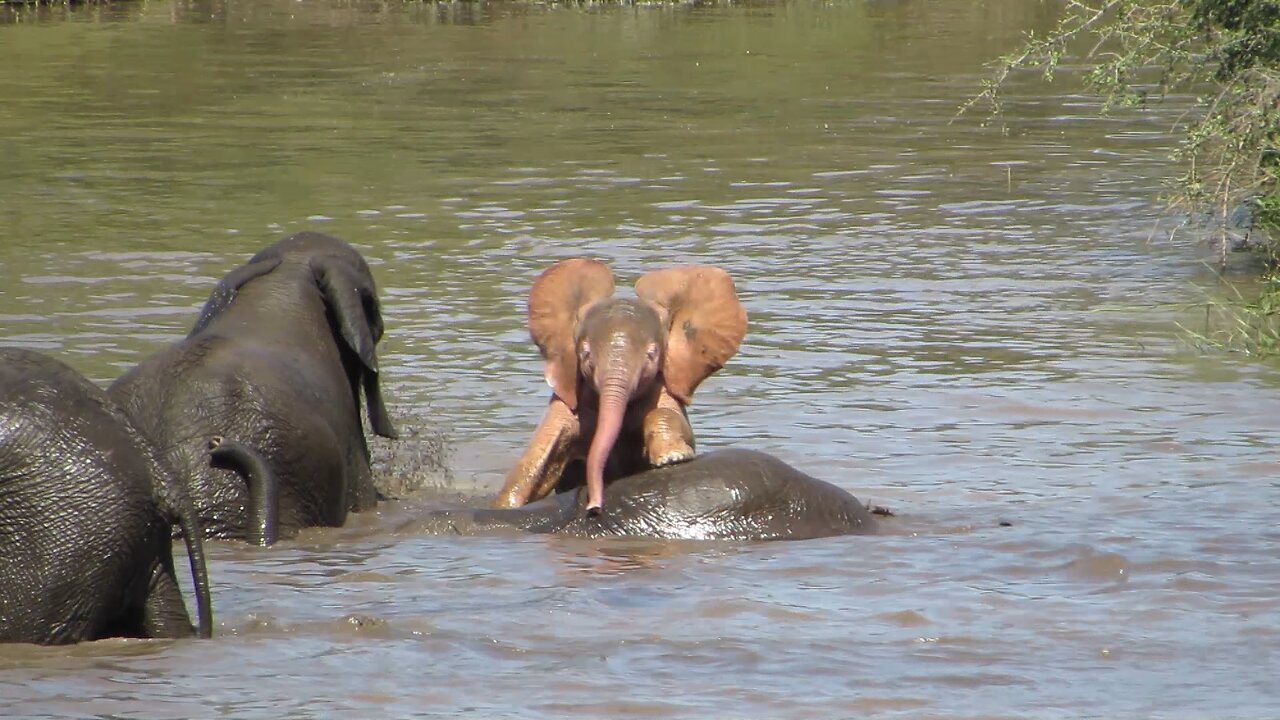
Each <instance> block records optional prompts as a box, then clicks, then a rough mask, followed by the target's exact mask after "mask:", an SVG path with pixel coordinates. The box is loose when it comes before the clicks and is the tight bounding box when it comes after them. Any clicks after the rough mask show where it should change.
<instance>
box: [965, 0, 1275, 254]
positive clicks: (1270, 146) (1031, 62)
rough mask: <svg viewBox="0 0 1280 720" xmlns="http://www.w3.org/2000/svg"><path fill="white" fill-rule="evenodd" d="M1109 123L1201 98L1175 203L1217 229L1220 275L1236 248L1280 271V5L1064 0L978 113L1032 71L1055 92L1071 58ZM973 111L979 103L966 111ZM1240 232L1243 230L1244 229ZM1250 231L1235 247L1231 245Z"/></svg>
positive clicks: (1244, 0) (986, 94) (1187, 133)
mask: <svg viewBox="0 0 1280 720" xmlns="http://www.w3.org/2000/svg"><path fill="white" fill-rule="evenodd" d="M1075 49H1080V50H1082V52H1080V53H1078V54H1079V55H1081V56H1083V60H1084V62H1085V63H1087V73H1086V76H1085V80H1086V83H1087V85H1088V86H1089V88H1090V89H1092V90H1094V91H1096V92H1098V93H1099V94H1100V95H1101V96H1102V97H1103V99H1104V101H1105V102H1104V111H1109V110H1111V109H1113V108H1116V107H1119V106H1131V105H1140V104H1143V103H1146V102H1149V101H1150V100H1151V99H1153V98H1155V97H1158V96H1160V95H1163V94H1165V93H1167V92H1169V91H1173V90H1178V91H1188V92H1192V93H1195V95H1196V98H1197V102H1196V105H1197V108H1196V111H1197V112H1194V113H1191V114H1189V115H1188V117H1189V118H1190V119H1189V121H1188V122H1187V124H1186V125H1185V126H1184V127H1183V130H1184V134H1183V137H1182V138H1181V143H1180V146H1179V151H1178V154H1177V155H1178V158H1179V159H1180V160H1181V161H1182V162H1183V164H1184V166H1185V168H1186V171H1185V173H1184V174H1183V175H1182V176H1181V177H1179V178H1178V180H1177V182H1176V184H1175V186H1174V188H1173V190H1172V192H1171V193H1170V196H1169V200H1170V202H1171V204H1172V206H1173V207H1174V208H1176V209H1178V210H1180V211H1182V212H1184V213H1186V215H1187V216H1188V217H1190V218H1197V217H1203V216H1204V215H1205V214H1206V213H1207V214H1209V215H1210V216H1211V217H1212V218H1213V219H1214V220H1215V222H1214V227H1216V228H1217V232H1216V233H1215V235H1216V239H1217V241H1218V242H1217V245H1218V247H1219V248H1220V251H1221V253H1222V255H1221V260H1222V262H1224V263H1225V260H1226V253H1227V251H1228V250H1229V249H1230V248H1231V247H1232V246H1233V245H1234V246H1236V247H1241V246H1244V247H1248V248H1250V249H1254V250H1257V251H1260V252H1262V253H1263V254H1264V256H1265V257H1266V259H1267V260H1268V265H1269V266H1270V267H1271V268H1274V267H1276V265H1277V263H1278V262H1280V232H1277V229H1280V188H1278V185H1277V180H1278V179H1280V2H1265V1H1263V0H1147V1H1143V0H1106V1H1104V0H1067V2H1066V3H1065V5H1064V8H1063V13H1062V16H1061V18H1060V19H1059V21H1058V23H1057V24H1056V26H1055V27H1054V28H1053V30H1052V31H1050V32H1049V33H1047V34H1045V35H1034V34H1033V35H1031V36H1029V37H1028V38H1027V41H1026V43H1025V44H1024V46H1023V47H1022V48H1021V49H1019V50H1018V51H1017V52H1015V53H1013V54H1011V55H1007V56H1005V57H1003V58H1000V60H999V61H998V62H997V63H996V65H995V67H996V69H995V73H994V75H993V77H992V78H991V79H989V80H988V81H987V82H986V83H985V85H984V89H983V91H982V93H981V94H980V95H979V96H978V97H977V98H975V102H977V101H982V100H985V101H987V102H989V103H990V104H991V106H992V109H993V111H995V112H999V109H1000V96H999V91H1000V88H1001V86H1002V85H1003V83H1004V81H1005V79H1006V78H1007V77H1008V76H1009V74H1010V73H1011V72H1012V71H1014V70H1016V69H1019V68H1028V67H1035V68H1040V69H1042V71H1043V72H1044V75H1045V78H1046V79H1049V80H1052V78H1053V73H1054V70H1055V69H1057V68H1058V67H1059V64H1060V63H1061V61H1062V60H1063V58H1064V57H1067V53H1068V51H1069V50H1075ZM971 104H972V103H971ZM1242 221H1243V222H1242ZM1241 224H1244V225H1245V226H1249V227H1251V228H1252V230H1251V231H1249V232H1246V233H1244V236H1243V237H1240V238H1237V239H1236V241H1235V242H1234V243H1233V242H1232V241H1231V240H1230V239H1229V233H1230V231H1231V228H1232V227H1233V226H1234V227H1236V228H1238V227H1239V226H1240V225H1241Z"/></svg>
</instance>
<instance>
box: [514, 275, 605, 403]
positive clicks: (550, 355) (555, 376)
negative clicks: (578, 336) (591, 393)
mask: <svg viewBox="0 0 1280 720" xmlns="http://www.w3.org/2000/svg"><path fill="white" fill-rule="evenodd" d="M610 295H613V273H611V272H609V266H607V265H605V264H604V263H602V262H600V261H599V260H591V259H589V258H571V259H569V260H561V261H560V262H558V263H556V264H555V265H552V266H551V267H549V268H547V269H546V270H543V271H542V274H541V275H539V276H538V279H537V280H535V281H534V283H533V288H532V289H531V290H530V291H529V335H530V336H532V337H533V341H534V342H535V343H537V345H538V349H539V350H541V351H542V357H544V358H546V360H547V366H546V369H545V371H544V372H545V374H546V377H547V384H548V385H550V386H551V389H552V390H554V391H555V393H556V397H558V398H560V399H561V400H562V401H563V402H564V404H565V405H568V406H569V409H570V410H577V409H578V353H577V349H576V348H575V347H574V334H575V333H576V332H577V329H578V322H579V321H580V320H581V319H582V314H583V312H585V311H586V309H587V307H588V306H590V305H591V304H592V303H594V302H596V301H597V300H601V299H603V298H607V297H609V296H610Z"/></svg>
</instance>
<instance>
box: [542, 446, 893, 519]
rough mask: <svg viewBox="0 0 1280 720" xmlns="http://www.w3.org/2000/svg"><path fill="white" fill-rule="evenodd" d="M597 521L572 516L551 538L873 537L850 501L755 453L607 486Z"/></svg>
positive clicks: (720, 455) (863, 513)
mask: <svg viewBox="0 0 1280 720" xmlns="http://www.w3.org/2000/svg"><path fill="white" fill-rule="evenodd" d="M608 498H609V500H608V504H607V505H606V508H605V512H604V513H602V514H601V515H600V516H598V517H589V516H585V515H584V514H582V513H575V514H574V515H573V517H572V519H571V520H569V521H568V522H566V523H565V524H564V525H563V526H562V527H560V528H559V529H558V530H557V531H556V532H559V533H562V534H569V535H578V536H584V537H605V536H634V537H653V538H669V539H689V540H807V539H811V538H818V537H828V536H832V535H855V534H869V533H874V532H875V530H876V522H875V519H874V518H873V517H872V515H871V512H870V511H869V510H868V509H867V507H866V506H865V505H863V504H862V502H860V501H859V500H858V499H857V498H856V497H854V496H853V495H852V494H850V493H848V492H846V491H845V490H843V489H841V488H839V487H836V486H835V485H832V484H830V483H827V482H824V481H822V480H819V479H817V478H814V477H812V476H810V475H807V474H805V473H803V472H801V471H799V470H797V469H796V468H794V467H792V466H790V465H788V464H787V463H785V462H783V461H782V460H779V459H778V458H776V457H774V456H772V455H769V454H767V453H762V452H758V451H754V450H740V449H732V450H719V451H716V452H711V453H706V454H703V455H700V456H698V457H697V458H695V459H693V460H690V461H688V462H685V463H680V464H678V465H670V466H667V467H661V468H655V469H652V470H647V471H645V472H643V473H639V474H636V475H631V476H629V477H626V478H622V479H620V480H618V481H616V482H614V483H613V484H611V485H610V486H609V495H608Z"/></svg>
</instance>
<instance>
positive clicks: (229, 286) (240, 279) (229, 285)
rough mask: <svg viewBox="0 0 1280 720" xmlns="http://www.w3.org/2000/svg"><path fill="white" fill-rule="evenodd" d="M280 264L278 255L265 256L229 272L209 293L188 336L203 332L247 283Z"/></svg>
mask: <svg viewBox="0 0 1280 720" xmlns="http://www.w3.org/2000/svg"><path fill="white" fill-rule="evenodd" d="M279 265H280V258H279V257H278V256H277V257H264V258H258V259H255V260H251V261H249V262H247V263H245V264H244V265H241V266H240V267H238V268H236V269H235V270H232V271H231V272H229V273H227V276H226V277H224V278H222V282H220V283H218V287H216V288H214V289H213V292H212V293H210V294H209V299H208V300H206V301H205V303H204V307H203V308H201V309H200V317H198V318H196V324H195V325H193V326H192V327H191V332H189V333H187V337H192V336H193V335H197V334H199V333H201V332H203V331H204V329H205V328H206V327H208V326H209V323H211V322H213V320H214V318H216V317H218V316H219V315H221V314H222V312H223V311H224V310H226V309H227V308H228V307H230V306H231V301H233V300H235V299H236V293H237V292H239V290H240V288H241V287H243V286H244V284H245V283H247V282H249V281H250V280H252V279H254V278H259V277H262V276H263V275H266V274H267V273H269V272H271V271H272V270H275V269H276V267H278V266H279Z"/></svg>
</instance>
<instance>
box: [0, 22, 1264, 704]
mask: <svg viewBox="0 0 1280 720" xmlns="http://www.w3.org/2000/svg"><path fill="white" fill-rule="evenodd" d="M1052 7H1053V6H1052V4H1049V5H1043V4H1041V3H1032V2H1021V1H1019V0H987V1H985V2H983V1H977V2H975V1H974V0H937V1H935V2H918V1H917V2H912V1H910V0H899V1H896V2H895V1H893V0H865V1H862V0H848V1H839V0H835V1H831V2H820V1H810V0H796V1H795V2H778V3H760V2H746V3H733V4H720V3H712V4H693V5H688V4H680V5H674V6H671V5H653V6H650V5H637V6H621V7H619V6H613V5H596V4H591V5H584V6H579V5H558V4H553V5H542V4H524V3H519V4H506V3H485V2H481V3H456V4H449V3H445V4H439V5H436V4H419V3H399V2H373V1H370V2H342V1H339V0H331V1H330V2H319V1H312V0H300V1H296V2H295V1H293V0H264V1H258V2H254V1H250V0H227V1H226V2H164V1H156V2H141V3H118V4H114V5H110V6H105V7H103V6H90V7H82V8H76V9H72V10H66V9H52V10H40V11H30V10H15V9H0V23H2V24H0V344H4V345H14V346H22V347H29V348H37V349H40V350H43V351H46V352H49V353H52V354H54V355H56V356H58V357H61V358H64V359H66V360H67V361H68V362H70V363H72V364H73V365H74V366H76V367H77V368H78V369H80V370H81V371H83V372H84V373H86V374H87V375H89V376H90V377H92V378H93V379H94V380H96V381H99V382H102V383H107V382H110V380H112V379H113V378H114V377H116V376H117V375H119V374H120V372H122V370H123V369H124V368H127V367H129V366H130V365H131V364H132V363H134V362H136V361H137V360H139V359H140V358H141V357H143V356H145V355H147V354H148V353H151V352H153V351H155V350H156V349H157V348H159V347H160V346H161V345H162V344H164V343H166V342H169V341H171V340H173V339H176V338H178V337H180V336H181V335H182V334H184V333H185V331H186V330H187V328H189V327H190V324H191V322H192V321H193V319H194V316H195V311H196V308H198V307H199V305H200V303H201V302H202V301H203V299H204V298H205V297H206V296H207V294H208V292H209V291H210V289H211V288H212V286H213V284H214V283H215V282H216V280H217V279H218V278H219V277H221V276H222V275H223V274H224V273H225V272H226V271H227V270H228V269H230V268H231V267H233V266H234V265H236V264H237V263H239V262H240V261H241V260H243V259H244V258H246V257H247V256H248V255H249V254H251V253H253V252H255V251H256V250H257V249H259V248H260V247H262V246H264V245H266V244H268V243H270V242H272V241H274V240H276V239H278V238H279V237H281V236H283V235H284V234H285V233H287V232H291V231H294V230H298V229H303V228H312V229H318V230H322V231H325V232H330V233H333V234H336V235H339V236H341V237H343V238H346V239H348V240H350V241H351V242H352V243H354V244H356V245H357V246H358V247H359V248H360V249H361V250H362V252H364V254H365V255H366V256H367V257H368V258H369V260H370V263H371V264H372V265H373V268H374V272H375V274H376V276H377V278H378V281H379V283H380V286H381V291H382V294H383V298H384V302H385V310H386V315H387V325H388V336H387V338H386V340H385V341H384V343H383V347H382V352H381V356H382V362H383V367H384V369H385V371H386V377H387V380H386V382H387V385H386V387H387V389H388V391H389V393H390V394H391V395H392V396H394V398H395V400H394V412H395V414H396V415H397V416H398V419H399V422H400V424H401V425H403V426H405V427H406V428H408V429H410V430H414V431H415V432H414V433H410V434H409V435H410V436H409V437H408V439H406V440H405V441H403V442H401V443H399V444H398V445H395V446H391V447H388V446H386V445H380V446H379V457H380V458H381V460H380V464H379V468H380V471H381V472H382V473H383V476H384V479H386V480H387V481H388V482H391V483H401V484H403V485H408V486H419V485H421V486H423V487H422V488H421V489H418V490H416V491H412V492H409V491H407V490H406V491H405V492H404V493H402V498H401V499H399V500H396V501H391V502H386V503H384V504H383V505H382V506H381V507H380V509H379V510H378V511H376V512H371V513H364V514H361V515H359V516H356V517H354V518H353V519H352V521H351V522H350V523H349V524H348V526H347V527H345V528H341V529H336V530H313V531H308V532H305V533H303V534H302V535H301V536H300V537H298V538H296V539H293V540H289V541H286V542H282V543H280V544H279V545H278V546H276V547H272V548H269V549H259V548H250V547H246V546H242V545H237V544H231V543H221V542H219V543H211V549H210V553H211V567H210V572H211V574H212V578H213V581H214V606H215V612H216V623H215V632H216V637H215V639H213V640H211V641H204V642H198V641H182V642H169V641H163V642H158V641H119V640H112V641H102V642H96V643H87V644H83V645H80V646H76V647H70V648H37V647H31V646H6V647H3V648H0V715H4V716H8V717H23V718H43V717H93V718H105V717H130V718H206V717H235V718H273V719H274V718H329V717H455V716H460V715H465V716H469V717H483V718H490V717H494V718H497V717H519V718H551V717H698V718H762V717H768V718H805V719H809V718H844V717H883V718H1081V717H1097V718H1274V717H1280V693H1277V691H1276V689H1275V687H1276V686H1275V678H1276V677H1277V674H1278V673H1280V552H1278V551H1280V530H1277V528H1278V527H1280V482H1278V481H1277V477H1278V475H1280V473H1278V471H1280V463H1278V462H1277V456H1276V448H1277V447H1278V446H1280V427H1278V424H1277V422H1276V407H1277V403H1276V399H1277V397H1280V368H1278V367H1277V365H1275V364H1266V363H1259V362H1256V361H1251V360H1246V359H1243V358H1241V357H1238V356H1233V355H1226V354H1220V353H1202V352H1198V351H1196V350H1195V349H1193V348H1192V347H1190V345H1189V344H1188V343H1187V342H1185V341H1184V340H1183V337H1182V334H1181V331H1180V330H1179V324H1187V323H1191V324H1193V325H1194V323H1195V322H1196V318H1197V317H1198V311H1196V310H1195V308H1194V307H1191V306H1192V305H1194V304H1195V303H1197V302H1202V301H1203V299H1204V292H1205V290H1204V288H1205V287H1206V286H1208V285H1209V284H1211V281H1212V280H1211V274H1210V273H1209V272H1208V271H1207V270H1206V269H1205V266H1204V260H1205V258H1206V257H1207V256H1208V254H1209V253H1208V251H1207V250H1206V249H1205V248H1204V247H1202V246H1199V245H1197V243H1196V242H1195V237H1194V233H1183V234H1182V235H1179V236H1178V237H1176V238H1174V239H1173V240H1170V238H1169V235H1168V229H1169V227H1170V225H1168V224H1167V223H1162V222H1161V220H1160V217H1161V208H1162V206H1161V203H1160V201H1159V197H1158V196H1159V194H1160V192H1161V189H1162V183H1163V182H1164V181H1165V179H1166V178H1168V177H1170V176H1172V175H1175V174H1176V173H1177V172H1178V167H1177V166H1176V165H1174V164H1173V163H1172V162H1171V161H1170V159H1169V154H1170V150H1171V148H1172V143H1171V141H1170V140H1169V139H1168V136H1167V131H1168V130H1169V129H1170V128H1172V127H1174V126H1175V124H1176V123H1177V121H1178V120H1179V118H1180V117H1181V115H1182V113H1183V112H1184V111H1185V110H1186V108H1187V107H1188V100H1187V98H1185V97H1172V98H1169V100H1168V101H1167V102H1166V103H1164V104H1162V105H1157V106H1155V107H1153V108H1150V109H1148V110H1145V111H1130V112H1118V113H1114V114H1112V115H1110V116H1107V117H1099V116H1097V115H1096V114H1095V111H1096V110H1097V102H1096V100H1095V99H1094V98H1092V97H1090V96H1088V95H1086V94H1084V93H1082V92H1081V91H1080V89H1079V84H1078V82H1077V80H1078V77H1077V75H1078V73H1076V72H1072V71H1071V69H1070V68H1068V69H1067V70H1066V71H1063V72H1060V73H1059V76H1058V78H1057V81H1056V82H1055V83H1054V84H1052V85H1048V84H1044V83H1043V82H1041V81H1040V79H1039V76H1038V75H1036V74H1035V73H1027V74H1025V75H1018V76H1015V78H1014V79H1013V84H1012V85H1011V87H1010V88H1009V96H1008V104H1007V108H1006V116H1005V123H1006V126H1007V132H1001V128H1000V127H999V126H998V124H996V125H991V126H984V125H983V124H982V123H981V122H980V121H981V120H982V117H981V116H980V115H975V116H972V117H970V116H966V117H963V118H961V119H960V120H958V121H955V122H952V119H953V117H954V115H955V112H956V108H957V107H958V106H959V105H960V104H961V103H962V102H963V101H964V100H965V99H966V98H967V97H968V96H969V95H971V94H972V93H974V92H975V91H976V90H977V89H978V87H979V81H980V78H981V77H982V76H983V73H984V70H983V64H984V63H985V62H987V61H989V60H990V59H992V58H993V57H995V56H997V55H999V54H1001V53H1003V52H1008V51H1009V50H1011V49H1013V48H1014V47H1015V46H1016V44H1017V43H1018V41H1019V38H1020V37H1022V35H1023V33H1025V32H1026V31H1028V30H1033V29H1042V30H1043V29H1045V28H1046V27H1047V26H1048V24H1049V23H1050V22H1051V20H1052V16H1053V13H1052ZM1069 64H1070V63H1069ZM579 254H590V255H593V256H596V257H600V258H602V259H606V260H608V261H609V262H610V263H611V264H612V265H613V267H614V268H615V272H617V273H618V275H619V276H621V277H623V278H628V279H629V278H634V277H635V276H637V275H639V274H640V273H642V272H644V271H645V270H648V269H651V268H655V267H660V266H664V265H669V264H675V263H685V262H702V263H713V264H718V265H722V266H724V267H725V268H727V269H728V270H729V271H730V272H731V273H732V274H733V276H734V277H735V278H736V280H737V283H738V288H739V291H740V293H741V295H742V297H743V300H744V302H745V304H746V306H747V308H748V310H749V312H750V316H751V325H750V330H749V332H748V335H747V339H746V341H745V342H744V344H743V347H742V349H741V351H740V353H739V355H738V356H737V357H736V358H734V359H733V360H732V361H731V362H730V363H729V365H728V366H727V367H726V368H725V369H724V370H723V371H722V372H721V373H720V374H719V375H717V376H715V377H713V378H712V379H711V380H709V381H708V382H707V383H705V384H704V385H703V387H702V388H701V389H700V391H699V395H698V398H697V402H696V404H695V405H694V406H693V407H692V408H691V411H692V419H693V422H694V426H695V428H696V430H697V432H698V435H699V439H700V447H701V448H702V449H704V450H705V449H709V448H714V447H722V446H729V445H737V446H746V447H754V448H758V449H761V450H766V451H769V452H772V453H774V454H776V455H778V456H780V457H782V458H784V459H786V460H788V461H789V462H791V463H793V464H795V465H797V466H799V467H801V468H803V469H804V470H807V471H808V472H810V473H812V474H814V475H817V476H819V477H822V478H825V479H828V480H830V481H832V482H835V483H837V484H840V485H841V486H843V487H846V488H848V489H849V490H851V491H852V492H854V493H855V494H856V495H858V496H859V497H860V498H862V499H864V500H866V501H869V502H873V503H877V504H883V505H887V506H889V507H891V508H892V509H894V510H895V511H896V512H897V513H898V517H897V518H894V519H891V520H889V521H887V522H886V523H885V529H886V532H885V534H883V535H880V536H875V537H852V538H832V539H825V540H817V541H806V542H796V543H785V542H782V543H772V544H722V543H668V542H640V541H626V542H622V541H612V542H603V541H582V540H566V539H557V538H549V537H480V538H458V537H429V536H421V535H415V534H414V533H413V532H409V531H405V530H401V528H402V527H411V526H412V520H413V518H414V517H415V515H416V514H419V513H421V512H423V511H424V509H426V508H430V507H435V506H439V505H440V504H442V503H445V502H458V501H469V502H480V500H478V499H477V497H478V496H481V495H484V494H486V493H491V492H493V491H494V490H495V489H496V488H497V487H498V485H499V484H500V482H501V478H502V473H503V472H504V470H505V469H506V467H507V466H508V465H509V464H510V463H511V462H512V461H513V460H514V459H515V457H516V455H517V454H518V453H519V451H520V450H521V448H522V446H523V443H524V442H526V440H527V438H528V435H529V433H530V432H531V430H532V428H533V426H534V424H535V423H536V421H537V418H538V416H539V414H540V412H541V408H542V406H543V404H544V403H545V401H546V397H547V390H546V387H545V385H544V384H543V382H542V378H541V367H540V362H539V359H538V357H537V354H536V351H535V348H534V347H533V345H532V344H531V343H530V342H529V340H528V337H527V333H526V330H525V328H524V316H523V312H524V297H525V293H526V292H527V290H528V288H529V285H530V283H531V282H532V280H533V278H534V277H536V275H537V273H538V272H539V271H541V270H542V269H543V268H544V267H546V266H547V265H548V264H550V263H551V262H553V261H555V260H557V259H560V258H563V257H569V256H573V255H579ZM180 567H181V566H180Z"/></svg>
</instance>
